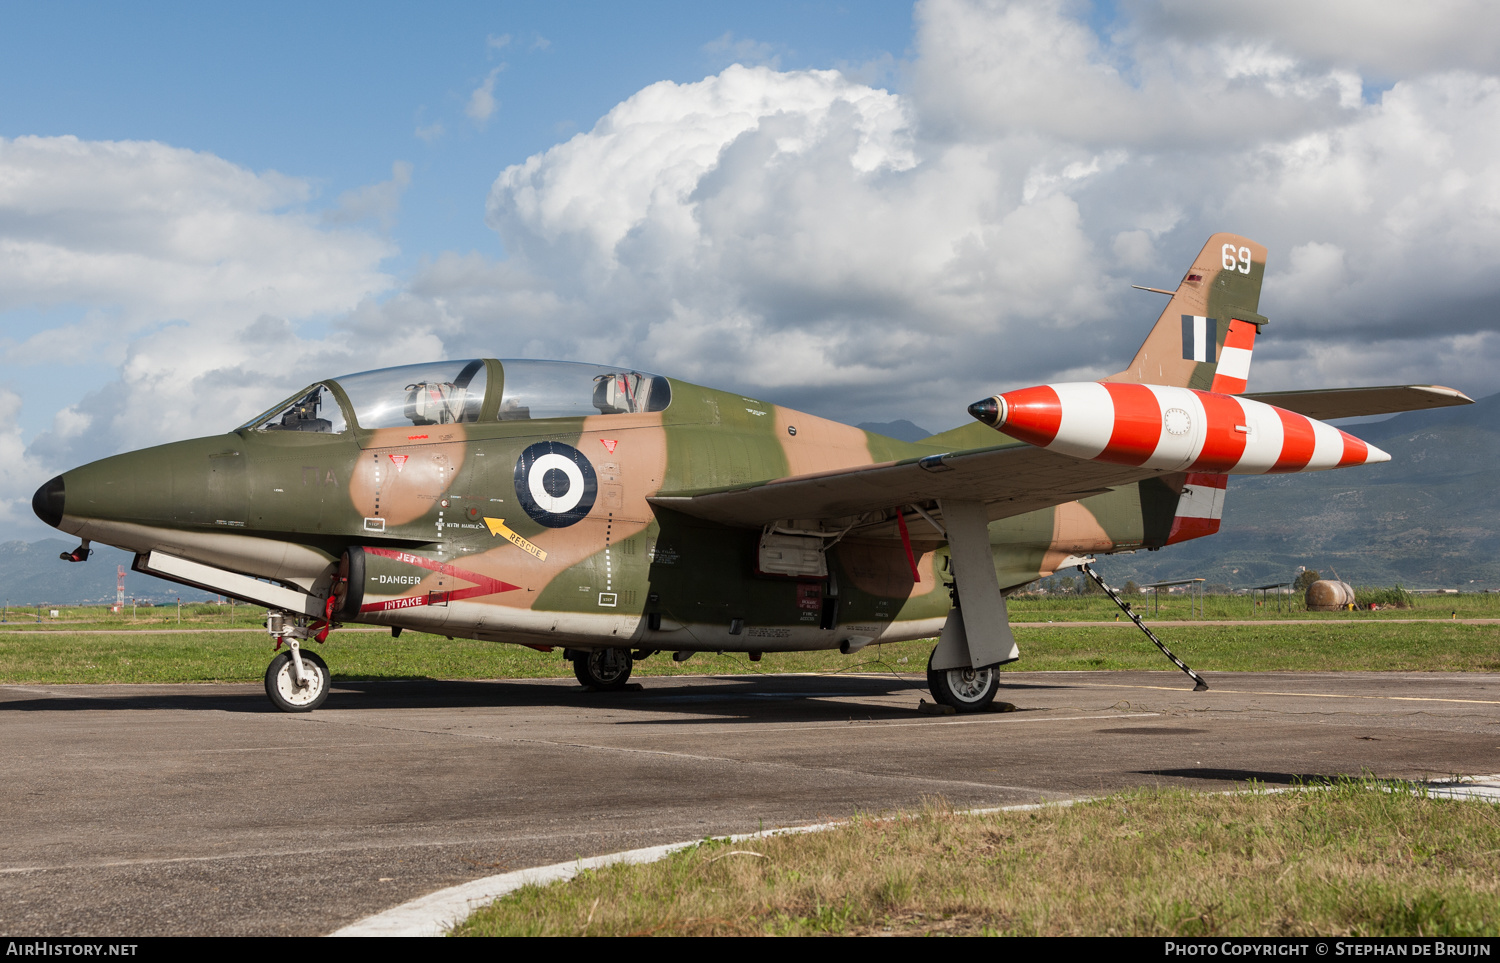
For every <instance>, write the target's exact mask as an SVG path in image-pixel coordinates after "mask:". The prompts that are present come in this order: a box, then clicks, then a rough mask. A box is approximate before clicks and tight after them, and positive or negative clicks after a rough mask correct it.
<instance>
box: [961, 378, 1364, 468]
mask: <svg viewBox="0 0 1500 963" xmlns="http://www.w3.org/2000/svg"><path fill="white" fill-rule="evenodd" d="M969 413H970V414H972V415H973V416H974V417H975V418H977V419H979V420H980V421H982V422H984V423H985V424H987V425H990V426H991V427H993V428H994V429H995V430H997V431H1001V432H1004V433H1005V434H1007V435H1010V436H1011V437H1012V438H1018V439H1020V440H1021V441H1024V442H1027V443H1029V444H1032V445H1036V446H1037V447H1038V448H1046V449H1047V450H1049V451H1055V452H1058V453H1060V454H1064V455H1071V456H1073V457H1074V458H1086V459H1089V460H1090V461H1105V462H1112V463H1114V464H1120V465H1137V466H1140V467H1143V468H1159V469H1163V470H1166V471H1196V472H1219V473H1223V474H1229V475H1259V474H1269V473H1275V472H1303V471H1322V470H1324V469H1328V468H1343V467H1346V466H1348V465H1372V464H1376V463H1378V462H1383V461H1390V460H1391V456H1390V455H1388V454H1386V453H1385V452H1383V451H1381V450H1380V449H1379V448H1376V447H1375V446H1374V445H1371V444H1368V443H1366V442H1363V441H1360V440H1359V439H1358V438H1355V437H1354V436H1353V435H1350V434H1347V433H1345V432H1342V431H1340V430H1338V429H1337V428H1335V427H1333V426H1332V425H1329V424H1326V423H1324V422H1321V421H1318V420H1316V419H1314V418H1309V417H1307V416H1306V415H1299V414H1297V413H1296V412H1292V411H1287V410H1285V409H1284V408H1277V407H1275V406H1273V405H1268V404H1265V403H1263V402H1259V401H1252V400H1251V399H1249V398H1239V397H1236V396H1234V395H1227V394H1219V393H1217V392H1212V391H1196V390H1194V389H1191V388H1170V387H1163V386H1161V385H1139V384H1115V383H1104V382H1098V381H1087V382H1075V383H1070V384H1056V385H1038V386H1036V387H1034V388H1021V389H1019V390H1016V391H1007V392H1005V393H1004V394H1001V395H996V396H995V397H993V398H986V399H984V400H983V401H976V402H975V403H974V404H972V405H970V406H969Z"/></svg>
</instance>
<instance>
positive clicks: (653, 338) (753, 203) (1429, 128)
mask: <svg viewBox="0 0 1500 963" xmlns="http://www.w3.org/2000/svg"><path fill="white" fill-rule="evenodd" d="M1128 9H1129V8H1127V10H1128ZM1173 9H1175V8H1173ZM1184 9H1185V8H1184ZM1450 12H1453V13H1456V14H1458V13H1461V14H1464V15H1465V16H1468V17H1469V19H1470V20H1471V21H1474V32H1475V33H1476V34H1478V35H1481V36H1488V33H1487V31H1489V30H1490V29H1492V28H1493V27H1495V25H1496V24H1497V23H1500V15H1497V14H1496V13H1494V12H1490V10H1489V8H1478V7H1475V8H1472V9H1471V8H1468V7H1465V8H1464V10H1462V11H1450ZM1147 13H1148V12H1142V11H1137V13H1136V18H1135V19H1133V20H1132V19H1129V18H1128V17H1127V18H1126V19H1123V20H1122V21H1120V22H1119V23H1118V24H1116V25H1115V27H1114V28H1113V29H1112V30H1111V31H1109V32H1106V33H1104V34H1100V33H1098V32H1096V31H1095V30H1093V29H1091V28H1090V26H1089V25H1088V24H1087V23H1085V22H1084V21H1083V20H1082V19H1081V17H1080V16H1079V14H1078V11H1076V10H1075V9H1074V7H1072V6H1070V5H1068V4H1064V3H1001V2H959V0H933V2H927V3H922V4H919V6H918V8H917V16H916V22H917V25H918V35H917V41H916V45H915V47H916V51H917V56H916V59H915V60H914V62H913V63H912V64H911V65H910V69H909V77H910V89H909V91H908V92H907V93H905V94H903V95H896V94H892V93H890V92H887V91H884V90H878V89H874V88H872V87H869V86H867V85H865V84H861V83H858V82H856V81H854V80H852V79H851V78H850V77H848V76H847V75H845V74H842V73H839V72H834V71H792V72H783V71H778V70H775V69H772V68H769V67H756V68H749V67H744V66H735V67H731V68H729V69H727V70H725V71H723V72H722V73H720V74H718V75H716V76H713V77H709V78H707V79H705V80H703V81H701V82H699V83H696V84H672V83H660V84H654V85H652V86H650V87H648V88H646V89H644V90H642V91H640V92H639V93H637V94H636V95H634V96H633V97H631V98H629V99H628V100H626V101H625V102H623V103H621V104H620V105H618V106H617V107H616V108H615V109H614V110H612V111H611V112H610V113H609V114H608V115H606V116H605V117H604V118H602V119H601V120H600V121H599V122H598V124H596V125H595V127H594V128H593V129H592V130H590V131H588V132H587V133H584V134H580V135H578V136H576V137H574V138H572V139H571V140H569V141H567V142H566V143H563V144H559V145H558V146H556V147H554V148H552V149H550V150H548V151H546V152H544V153H541V154H538V155H536V156H533V157H531V158H529V159H528V160H527V161H526V162H525V163H523V164H519V165H515V166H513V167H511V168H509V169H507V170H505V171H504V172H502V173H501V175H500V176H499V178H498V179H497V180H496V182H495V185H494V187H493V189H492V191H491V194H490V200H489V213H488V216H489V223H490V224H491V226H492V227H494V228H495V230H496V231H498V232H499V234H500V235H501V237H502V238H503V240H504V241H505V244H506V249H507V251H508V252H510V255H511V258H510V261H509V262H507V277H508V279H509V280H507V281H506V285H512V286H513V285H514V284H515V279H516V278H517V277H521V276H524V277H526V278H528V279H529V280H528V281H527V282H526V283H525V284H524V285H522V287H524V288H525V289H527V290H528V291H531V292H535V291H537V290H545V291H550V292H553V293H554V296H555V298H556V299H557V304H556V305H554V306H553V308H551V309H552V310H559V311H562V312H563V314H561V315H560V317H565V318H566V323H565V324H561V325H543V326H542V327H541V328H528V327H527V322H526V320H525V319H528V318H530V317H532V316H533V315H532V314H531V313H530V309H523V310H517V312H516V314H515V315H514V317H515V318H516V322H515V323H514V324H506V322H505V318H506V316H507V315H506V312H507V310H508V309H507V308H505V307H504V305H505V304H506V303H508V299H509V298H511V297H513V296H514V290H515V289H514V288H513V287H503V288H496V289H495V291H494V293H493V297H492V298H491V299H490V300H489V301H488V303H486V304H485V305H484V306H483V307H480V306H479V305H478V303H477V302H476V301H474V300H472V293H471V295H470V296H469V298H468V299H466V301H467V303H470V304H472V305H473V310H475V311H476V312H477V313H476V314H475V315H473V316H472V317H473V318H474V319H475V323H476V324H478V325H480V326H483V325H485V324H493V325H495V326H496V327H497V328H498V329H499V330H500V331H502V332H504V337H505V339H506V340H508V341H510V342H511V343H517V344H524V345H526V346H527V351H528V352H538V353H550V354H553V355H560V356H569V355H583V356H587V357H593V358H601V359H602V358H628V359H630V360H632V361H634V362H635V363H637V364H640V365H642V366H646V367H656V368H658V369H663V370H667V371H669V372H670V373H674V374H679V375H682V376H685V377H689V378H697V379H701V380H705V381H709V382H711V383H726V384H729V385H732V386H734V387H736V388H739V389H740V390H745V391H758V392H761V393H774V394H775V396H776V397H777V398H778V399H780V400H786V401H789V402H791V403H794V404H802V405H806V406H808V407H812V408H814V409H815V410H818V411H820V412H823V413H828V414H832V415H835V416H839V417H844V418H848V419H854V420H858V419H860V418H862V417H865V416H878V417H879V418H882V419H883V418H893V417H899V416H907V417H913V418H914V419H916V420H919V421H926V422H927V423H928V424H929V425H932V426H934V427H938V426H945V425H950V424H953V423H956V422H958V421H961V420H962V404H963V402H965V401H967V400H971V399H970V398H969V396H970V395H975V396H977V395H978V394H982V393H987V392H989V391H991V390H994V389H995V388H997V387H1004V386H1013V385H1015V384H1016V383H1018V382H1025V381H1037V380H1044V379H1047V378H1049V377H1057V376H1062V375H1067V376H1076V377H1085V376H1096V375H1100V374H1104V373H1107V372H1108V371H1111V370H1114V369H1115V368H1117V367H1118V366H1119V364H1120V363H1121V362H1122V360H1123V359H1124V358H1126V357H1128V356H1129V354H1130V353H1131V352H1132V351H1133V350H1134V347H1135V345H1136V344H1137V343H1138V342H1139V339H1140V338H1141V337H1142V335H1143V334H1144V329H1145V326H1146V325H1147V324H1148V323H1149V321H1150V319H1151V317H1152V316H1153V315H1154V312H1155V310H1156V309H1158V308H1159V302H1156V301H1154V300H1151V299H1150V296H1148V295H1140V294H1136V293H1133V292H1131V291H1130V290H1129V284H1130V282H1132V281H1138V282H1143V283H1148V284H1156V285H1162V284H1166V285H1171V284H1172V283H1174V282H1175V280H1176V278H1177V276H1178V274H1179V273H1180V272H1181V270H1182V269H1183V268H1184V267H1185V266H1186V264H1187V263H1188V260H1189V259H1190V258H1191V257H1192V256H1193V255H1194V254H1195V253H1196V252H1197V249H1198V247H1199V245H1201V244H1202V242H1203V239H1204V238H1206V237H1207V236H1208V235H1209V234H1211V233H1213V232H1214V231H1218V230H1235V231H1239V232H1241V233H1245V234H1249V235H1251V236H1253V237H1255V238H1256V239H1257V240H1260V241H1262V242H1263V243H1266V244H1267V245H1269V246H1270V248H1271V252H1272V253H1271V262H1270V267H1269V274H1268V280H1267V283H1266V290H1265V299H1264V301H1263V305H1262V310H1263V313H1267V314H1269V315H1271V316H1272V318H1273V321H1274V323H1273V325H1272V327H1271V328H1269V329H1268V331H1267V338H1266V339H1264V340H1263V342H1262V345H1263V357H1262V358H1261V362H1260V363H1258V364H1257V369H1256V379H1257V383H1258V384H1259V385H1260V386H1262V387H1268V388H1269V387H1291V386H1298V385H1317V384H1341V383H1350V382H1351V381H1357V380H1366V379H1368V378H1372V379H1373V380H1376V381H1387V382H1388V381H1391V380H1396V379H1397V378H1398V377H1409V378H1412V379H1414V380H1439V381H1442V380H1445V379H1446V380H1451V381H1459V382H1461V381H1464V380H1465V379H1464V377H1463V376H1464V375H1473V376H1474V381H1473V383H1470V384H1464V385H1461V386H1464V387H1471V388H1472V389H1473V390H1476V391H1489V390H1494V389H1495V388H1497V387H1500V383H1497V379H1496V376H1495V375H1493V374H1487V373H1485V366H1486V364H1487V363H1488V359H1486V360H1485V361H1480V360H1478V359H1476V356H1475V354H1474V352H1476V351H1480V352H1487V351H1490V350H1493V349H1494V347H1496V345H1495V344H1494V339H1493V338H1491V337H1489V336H1488V334H1487V332H1489V331H1490V330H1491V329H1493V328H1494V326H1495V325H1494V313H1495V307H1496V304H1497V299H1500V257H1497V254H1496V252H1497V251H1500V247H1497V245H1496V243H1495V242H1496V240H1497V239H1496V238H1495V232H1496V230H1497V229H1500V223H1497V220H1496V213H1497V210H1500V208H1497V203H1496V197H1497V192H1500V169H1497V168H1496V165H1495V164H1494V163H1492V162H1491V158H1493V157H1495V156H1497V152H1496V149H1495V148H1496V146H1497V145H1496V144H1494V140H1495V138H1496V137H1500V123H1497V120H1500V118H1497V117H1496V116H1495V113H1494V112H1495V110H1496V109H1497V107H1500V100H1497V98H1496V92H1497V91H1496V85H1497V83H1500V80H1497V78H1496V77H1494V76H1491V75H1490V74H1488V73H1484V72H1480V70H1479V69H1478V68H1485V69H1488V67H1487V66H1486V65H1487V61H1484V60H1483V58H1482V57H1480V56H1479V55H1478V54H1477V53H1476V54H1475V55H1474V57H1472V58H1470V60H1469V63H1470V64H1471V66H1472V67H1473V68H1475V69H1463V70H1454V69H1451V67H1452V65H1451V64H1444V63H1440V62H1437V61H1434V60H1433V59H1432V58H1431V57H1430V56H1429V55H1428V54H1427V53H1424V51H1427V50H1429V49H1430V48H1432V46H1433V45H1434V44H1439V43H1440V41H1441V38H1442V37H1452V36H1455V35H1456V33H1457V31H1458V28H1456V27H1454V26H1452V25H1451V24H1449V25H1447V26H1443V24H1442V23H1441V22H1440V21H1438V20H1434V19H1433V18H1431V17H1428V16H1426V15H1425V14H1423V15H1415V14H1409V13H1407V12H1406V8H1405V7H1397V6H1391V7H1383V6H1379V5H1375V6H1367V5H1361V7H1360V8H1359V13H1358V14H1357V15H1356V14H1355V13H1353V12H1351V11H1350V10H1348V9H1345V8H1343V7H1340V6H1339V5H1337V4H1323V5H1314V8H1312V9H1311V12H1310V13H1309V16H1310V17H1312V18H1314V19H1315V20H1316V21H1317V23H1319V24H1322V25H1323V26H1326V27H1329V28H1330V29H1331V28H1332V27H1333V26H1334V25H1336V23H1338V22H1341V21H1340V18H1344V19H1349V20H1351V22H1352V21H1353V20H1359V21H1360V26H1359V27H1358V28H1357V30H1356V32H1359V31H1363V33H1362V34H1360V35H1361V36H1364V35H1368V36H1369V37H1372V38H1374V37H1377V36H1378V38H1379V39H1380V42H1381V44H1383V48H1384V49H1385V50H1386V51H1387V54H1384V55H1382V57H1383V59H1380V61H1379V63H1378V64H1375V65H1374V66H1372V63H1373V62H1372V61H1371V60H1369V59H1368V58H1367V59H1365V60H1360V59H1359V58H1357V57H1351V56H1345V55H1343V54H1341V53H1340V51H1345V52H1351V51H1356V50H1357V49H1358V48H1359V45H1358V43H1355V42H1347V43H1344V46H1342V47H1341V46H1339V45H1338V43H1335V42H1334V41H1331V40H1330V41H1326V42H1322V46H1318V45H1316V44H1312V43H1311V42H1310V41H1307V40H1306V37H1305V34H1306V32H1307V31H1306V30H1305V29H1304V25H1303V24H1302V23H1300V22H1299V21H1298V20H1297V17H1296V15H1295V14H1294V13H1293V12H1291V8H1289V7H1288V8H1285V9H1283V8H1282V7H1280V6H1277V5H1274V4H1273V5H1271V6H1270V7H1267V8H1264V9H1263V12H1261V13H1257V14H1255V15H1254V16H1253V17H1250V18H1249V19H1244V20H1243V22H1240V21H1234V20H1233V19H1232V18H1231V21H1229V22H1232V23H1234V24H1236V25H1237V26H1235V27H1233V28H1223V27H1217V28H1213V29H1210V28H1211V27H1213V23H1212V22H1211V21H1210V20H1207V19H1204V18H1201V17H1198V18H1197V19H1195V18H1194V17H1186V16H1185V17H1184V18H1183V20H1182V22H1181V24H1180V25H1179V26H1177V27H1175V28H1173V29H1171V30H1164V29H1158V28H1159V27H1160V24H1161V23H1163V22H1165V21H1164V20H1161V19H1153V18H1154V14H1153V15H1150V16H1148V15H1147ZM1163 16H1165V15H1163ZM1481 21H1482V22H1481ZM1351 29H1354V28H1351ZM1434 31H1436V32H1434ZM1333 32H1334V33H1336V32H1337V31H1333ZM1408 34H1410V36H1408ZM1434 37H1438V38H1439V39H1437V40H1435V39H1434ZM1403 38H1405V39H1403ZM725 42H726V43H727V42H728V40H726V41H725ZM1341 43H1342V41H1341ZM1403 45H1404V46H1403ZM1482 47H1483V45H1482V44H1480V45H1470V47H1469V48H1465V49H1471V48H1472V49H1473V50H1476V51H1477V50H1480V49H1481V48H1482ZM1402 50H1404V51H1406V52H1405V53H1399V51H1402ZM1403 58H1405V59H1403ZM1376 67H1379V69H1382V70H1385V69H1390V70H1404V71H1407V73H1405V74H1402V75H1399V76H1397V77H1396V78H1395V79H1394V81H1393V82H1392V83H1391V84H1390V85H1389V86H1388V89H1386V90H1385V91H1384V93H1383V94H1382V95H1379V96H1376V97H1374V98H1368V97H1366V95H1365V91H1366V83H1367V77H1366V76H1365V75H1364V74H1363V73H1361V71H1369V70H1373V69H1375V68H1376ZM1435 278H1442V280H1441V283H1434V279H1435ZM528 298H529V301H528V304H530V305H531V306H533V307H534V306H535V305H536V304H537V303H539V302H537V301H536V299H535V297H534V296H533V295H528ZM445 303H446V304H447V305H448V307H449V308H450V309H453V307H454V302H452V301H448V302H445ZM480 319H483V320H480ZM460 327H461V328H462V327H463V326H460ZM523 332H524V333H523ZM465 339H468V341H467V342H465ZM449 340H450V342H453V343H455V344H457V343H460V342H464V343H471V342H472V341H473V340H474V338H473V336H472V335H471V334H468V333H462V332H460V333H456V334H454V335H452V336H450V337H449ZM1335 345H1337V346H1338V347H1337V348H1336V347H1335ZM1351 345H1355V346H1357V349H1356V350H1350V346H1351ZM1382 372H1383V373H1382Z"/></svg>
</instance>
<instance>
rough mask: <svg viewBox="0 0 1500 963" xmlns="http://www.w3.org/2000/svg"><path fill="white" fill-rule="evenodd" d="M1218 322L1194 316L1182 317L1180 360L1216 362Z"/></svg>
mask: <svg viewBox="0 0 1500 963" xmlns="http://www.w3.org/2000/svg"><path fill="white" fill-rule="evenodd" d="M1218 341H1219V321H1218V319H1217V318H1205V317H1200V316H1198V315H1194V314H1184V315H1183V316H1182V359H1183V360H1184V361H1218V360H1219V359H1218V357H1217V356H1216V354H1217V350H1218Z"/></svg>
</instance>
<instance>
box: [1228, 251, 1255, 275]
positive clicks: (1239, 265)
mask: <svg viewBox="0 0 1500 963" xmlns="http://www.w3.org/2000/svg"><path fill="white" fill-rule="evenodd" d="M1224 270H1226V271H1238V272H1240V273H1241V274H1249V273H1250V249H1249V248H1248V247H1242V248H1240V249H1239V250H1238V251H1236V250H1235V249H1234V245H1233V244H1226V245H1224Z"/></svg>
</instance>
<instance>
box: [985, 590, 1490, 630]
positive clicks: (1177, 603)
mask: <svg viewBox="0 0 1500 963" xmlns="http://www.w3.org/2000/svg"><path fill="white" fill-rule="evenodd" d="M1395 592H1396V590H1395V589H1392V588H1374V587H1365V586H1359V587H1357V588H1356V590H1355V597H1356V598H1358V599H1359V600H1360V601H1362V602H1364V603H1369V602H1381V603H1384V602H1388V601H1391V600H1393V599H1394V598H1396V597H1397V596H1396V594H1395ZM1407 597H1408V598H1409V599H1410V602H1411V606H1412V607H1411V608H1407V609H1385V608H1382V609H1380V610H1379V611H1375V612H1371V611H1369V610H1368V609H1366V610H1363V611H1358V610H1357V611H1354V612H1309V611H1307V607H1306V606H1305V605H1303V604H1302V599H1301V597H1300V596H1296V597H1287V598H1283V600H1282V608H1281V609H1280V610H1279V611H1278V610H1277V608H1276V598H1275V596H1272V597H1271V599H1270V600H1269V601H1267V602H1266V603H1265V604H1263V605H1256V603H1255V599H1252V598H1250V597H1249V596H1246V595H1205V596H1204V597H1203V603H1202V608H1201V609H1199V608H1196V607H1195V605H1194V603H1193V602H1192V601H1191V600H1189V599H1188V598H1187V597H1186V596H1184V595H1170V596H1169V595H1162V596H1161V598H1160V599H1159V600H1157V601H1153V596H1152V595H1140V596H1131V597H1129V598H1128V599H1127V601H1129V602H1130V603H1131V604H1132V605H1133V606H1134V607H1135V610H1136V611H1137V612H1139V613H1140V614H1141V615H1142V616H1144V617H1145V618H1146V619H1147V620H1148V621H1153V622H1154V621H1188V620H1194V619H1200V618H1206V619H1236V620H1239V619H1265V620H1268V621H1269V620H1276V619H1287V618H1294V619H1316V620H1319V621H1333V622H1339V621H1349V620H1351V619H1358V620H1374V621H1384V620H1388V619H1445V618H1449V617H1451V616H1453V615H1454V614H1457V616H1458V617H1459V618H1461V619H1495V618H1500V593H1496V592H1488V593H1485V592H1470V593H1465V594H1463V595H1407ZM1007 604H1008V607H1009V609H1010V617H1011V620H1012V621H1015V622H1047V621H1053V622H1099V621H1108V620H1110V619H1113V618H1114V617H1115V615H1116V614H1118V613H1119V611H1120V610H1119V609H1118V608H1116V606H1115V604H1114V603H1113V602H1111V601H1110V600H1109V599H1108V598H1106V597H1105V596H1104V595H1102V594H1095V595H1013V596H1011V597H1010V599H1009V601H1008V603H1007ZM1200 611H1201V612H1202V614H1201V615H1200V614H1198V613H1199V612H1200Z"/></svg>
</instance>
